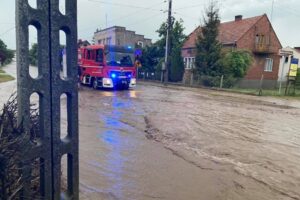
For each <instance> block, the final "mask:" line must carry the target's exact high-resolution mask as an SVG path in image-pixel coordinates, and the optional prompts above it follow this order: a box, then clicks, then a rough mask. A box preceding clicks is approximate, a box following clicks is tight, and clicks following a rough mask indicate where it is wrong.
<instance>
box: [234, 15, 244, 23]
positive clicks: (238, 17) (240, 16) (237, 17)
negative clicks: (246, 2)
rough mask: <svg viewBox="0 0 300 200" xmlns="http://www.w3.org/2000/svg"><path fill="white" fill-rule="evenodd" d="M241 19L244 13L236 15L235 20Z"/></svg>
mask: <svg viewBox="0 0 300 200" xmlns="http://www.w3.org/2000/svg"><path fill="white" fill-rule="evenodd" d="M241 20H243V15H237V16H235V21H236V22H237V21H241Z"/></svg>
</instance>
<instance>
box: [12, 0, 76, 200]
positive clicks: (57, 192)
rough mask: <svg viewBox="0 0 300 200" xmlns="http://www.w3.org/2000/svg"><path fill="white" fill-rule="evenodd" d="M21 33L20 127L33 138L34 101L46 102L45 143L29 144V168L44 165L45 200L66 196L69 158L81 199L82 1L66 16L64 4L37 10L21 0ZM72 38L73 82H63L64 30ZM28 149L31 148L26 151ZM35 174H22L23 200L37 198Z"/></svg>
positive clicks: (71, 181) (72, 2)
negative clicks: (32, 41) (34, 63)
mask: <svg viewBox="0 0 300 200" xmlns="http://www.w3.org/2000/svg"><path fill="white" fill-rule="evenodd" d="M29 25H33V26H34V27H35V28H36V29H37V32H38V68H39V75H38V77H37V78H36V79H33V78H32V77H30V75H29V59H28V58H29V55H28V52H29V50H28V43H29V31H28V26H29ZM16 30H17V33H16V35H17V82H18V122H19V124H22V125H23V126H24V134H25V135H29V123H30V96H31V95H32V94H33V93H37V94H38V95H39V97H40V102H39V106H40V107H39V113H40V133H41V137H40V139H39V140H40V142H39V143H38V144H33V143H28V144H26V149H27V150H26V151H25V152H24V155H23V163H28V162H30V161H32V160H35V159H40V160H41V163H42V165H41V173H40V178H41V185H40V190H41V196H42V197H43V199H50V200H52V199H55V200H56V199H60V197H61V185H60V182H61V158H62V156H63V155H67V156H68V167H67V169H68V177H67V178H68V191H67V194H66V195H64V196H67V197H68V198H70V199H75V200H76V199H78V198H79V197H78V185H79V178H78V177H79V170H78V89H77V1H76V0H66V15H62V14H61V13H60V11H59V0H38V1H37V8H36V9H34V8H31V7H30V6H29V4H28V1H25V0H16ZM60 30H62V31H64V32H65V33H66V38H67V47H66V48H67V49H66V51H67V55H68V56H67V60H66V63H67V72H68V73H67V78H66V79H64V80H62V79H61V77H60V58H59V53H60V44H59V43H60V41H59V31H60ZM63 94H66V95H67V112H68V135H67V137H66V138H65V139H63V140H62V139H61V138H60V135H61V133H60V130H61V129H60V124H61V123H60V120H61V116H60V109H61V108H60V105H61V103H60V97H61V95H63ZM24 149H25V148H24ZM30 173H31V169H30V168H28V167H25V168H23V169H22V174H23V178H24V181H25V184H24V188H23V190H22V194H21V196H22V198H21V199H32V198H31V193H32V191H31V188H30V183H29V182H28V183H26V180H25V177H28V176H29V175H30Z"/></svg>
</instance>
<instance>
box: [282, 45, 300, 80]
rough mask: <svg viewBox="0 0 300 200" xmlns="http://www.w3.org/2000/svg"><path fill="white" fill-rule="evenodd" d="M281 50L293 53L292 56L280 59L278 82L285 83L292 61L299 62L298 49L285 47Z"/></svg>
mask: <svg viewBox="0 0 300 200" xmlns="http://www.w3.org/2000/svg"><path fill="white" fill-rule="evenodd" d="M282 50H284V51H292V52H293V55H292V56H289V57H286V58H285V59H283V58H281V59H280V65H279V72H278V81H279V82H286V81H287V75H288V73H289V69H290V66H291V61H292V59H293V58H297V59H299V60H300V48H292V47H286V48H283V49H282ZM298 68H299V65H298Z"/></svg>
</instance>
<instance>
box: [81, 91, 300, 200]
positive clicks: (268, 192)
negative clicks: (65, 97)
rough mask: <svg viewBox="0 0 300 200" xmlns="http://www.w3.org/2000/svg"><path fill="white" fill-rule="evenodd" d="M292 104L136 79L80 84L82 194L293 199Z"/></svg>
mask: <svg viewBox="0 0 300 200" xmlns="http://www.w3.org/2000/svg"><path fill="white" fill-rule="evenodd" d="M299 108H300V103H299V101H295V100H294V101H293V100H280V99H273V98H259V97H252V96H244V95H237V94H229V93H222V92H214V91H207V90H201V89H185V88H172V87H170V88H164V87H158V86H155V85H152V86H151V85H140V86H139V87H138V88H137V89H135V90H132V91H93V90H90V89H86V88H84V89H83V90H81V92H80V170H81V171H80V183H81V191H82V198H83V197H86V198H87V199H122V200H123V199H128V200H134V199H136V200H144V199H145V200H147V199H149V200H150V199H168V200H202V199H203V200H217V199H220V200H221V199H222V200H223V199H228V200H229V199H230V200H239V199H249V200H250V199H251V200H258V199H259V200H271V199H272V200H277V199H278V200H279V199H286V200H288V199H300V135H299V134H300V133H299V130H300V124H299V119H300V110H299Z"/></svg>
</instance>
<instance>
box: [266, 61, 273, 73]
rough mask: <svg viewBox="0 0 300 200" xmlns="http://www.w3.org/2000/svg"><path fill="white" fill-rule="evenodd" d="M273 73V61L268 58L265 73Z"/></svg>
mask: <svg viewBox="0 0 300 200" xmlns="http://www.w3.org/2000/svg"><path fill="white" fill-rule="evenodd" d="M272 71H273V59H272V58H267V59H266V64H265V72H272Z"/></svg>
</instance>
